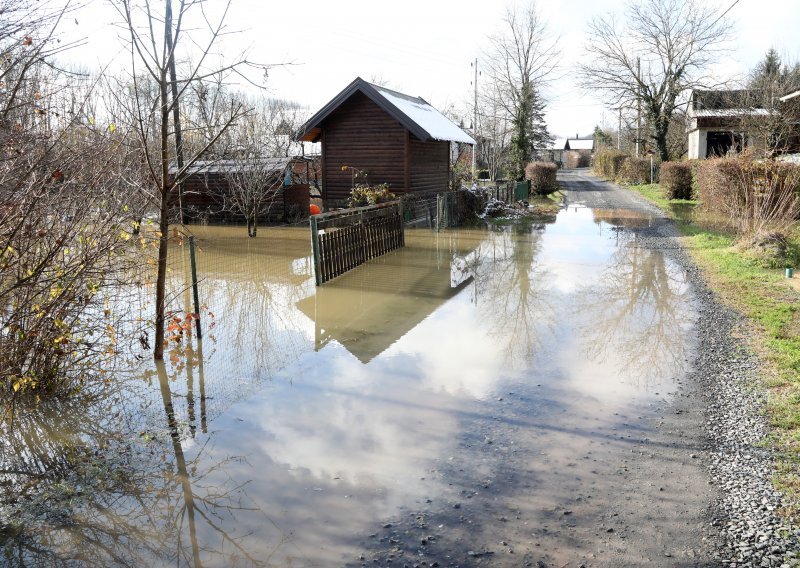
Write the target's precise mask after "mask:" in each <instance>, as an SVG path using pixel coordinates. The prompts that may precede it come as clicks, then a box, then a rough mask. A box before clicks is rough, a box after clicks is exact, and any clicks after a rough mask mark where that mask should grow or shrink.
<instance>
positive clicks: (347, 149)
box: [322, 92, 408, 203]
mask: <svg viewBox="0 0 800 568" xmlns="http://www.w3.org/2000/svg"><path fill="white" fill-rule="evenodd" d="M322 128H323V136H322V155H323V157H324V158H323V172H322V186H323V190H322V191H323V197H324V198H325V200H326V201H327V202H328V203H335V202H337V201H343V200H345V199H347V197H348V196H349V195H350V189H351V188H352V185H353V177H352V176H353V174H352V170H350V169H345V170H342V167H343V166H349V167H351V168H357V169H359V170H363V171H366V172H367V181H368V182H369V183H370V184H371V185H379V184H382V183H388V184H389V190H390V191H392V192H393V193H397V194H400V193H405V192H406V191H407V189H408V188H407V187H406V167H405V155H404V154H405V144H406V137H407V133H406V130H405V128H403V127H402V126H401V125H400V123H399V122H397V121H396V120H394V119H393V118H392V117H391V116H389V115H388V114H387V113H386V112H385V111H384V110H383V109H381V108H380V107H379V106H378V105H377V104H375V103H374V102H372V101H371V100H370V99H369V98H367V96H366V95H364V94H363V93H360V92H359V93H355V94H354V95H353V96H352V97H350V98H349V99H347V100H346V101H345V102H344V103H342V105H341V106H340V107H339V108H338V109H337V110H336V111H334V112H333V113H332V114H331V115H330V116H329V117H328V118H327V119H326V120H325V122H324V123H323V125H322Z"/></svg>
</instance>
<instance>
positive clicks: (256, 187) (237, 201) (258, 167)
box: [223, 156, 291, 237]
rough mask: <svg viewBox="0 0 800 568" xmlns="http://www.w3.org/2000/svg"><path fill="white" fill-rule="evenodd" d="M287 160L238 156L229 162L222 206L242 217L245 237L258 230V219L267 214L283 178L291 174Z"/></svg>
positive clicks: (253, 235)
mask: <svg viewBox="0 0 800 568" xmlns="http://www.w3.org/2000/svg"><path fill="white" fill-rule="evenodd" d="M288 168H291V165H290V164H289V159H288V158H285V159H280V158H259V157H256V156H249V157H246V158H240V159H238V160H236V162H235V163H233V164H231V165H230V169H229V170H228V173H227V174H226V176H225V177H226V178H227V180H228V188H227V191H226V192H225V195H224V196H223V199H224V207H225V209H226V210H228V211H231V212H233V213H238V214H241V215H243V216H244V218H245V221H246V222H247V236H248V237H255V236H256V235H257V233H258V221H259V219H261V218H263V217H266V216H268V215H269V213H270V211H271V209H272V208H273V205H274V204H275V202H276V201H277V198H278V196H279V195H280V193H279V192H280V191H281V189H282V186H283V181H284V177H285V176H286V175H291V171H290V170H289V171H288V173H287V169H288Z"/></svg>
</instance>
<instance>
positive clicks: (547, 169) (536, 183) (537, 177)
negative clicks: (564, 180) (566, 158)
mask: <svg viewBox="0 0 800 568" xmlns="http://www.w3.org/2000/svg"><path fill="white" fill-rule="evenodd" d="M557 173H558V166H556V165H555V163H553V162H531V163H530V164H528V165H527V166H526V167H525V178H526V179H529V180H530V182H531V193H534V194H536V195H550V194H551V193H553V192H556V191H558V182H557V181H556V174H557Z"/></svg>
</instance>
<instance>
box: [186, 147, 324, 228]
mask: <svg viewBox="0 0 800 568" xmlns="http://www.w3.org/2000/svg"><path fill="white" fill-rule="evenodd" d="M317 166H318V163H317V162H315V159H314V158H311V157H305V156H301V157H293V158H262V159H258V160H212V161H198V162H195V163H194V164H192V166H191V167H190V168H189V170H188V172H187V174H186V177H185V178H184V181H183V199H182V206H183V211H184V215H185V217H186V218H187V220H188V221H189V222H216V223H236V222H243V221H244V217H243V216H242V215H241V214H240V213H238V212H237V211H236V210H235V209H234V208H232V207H231V205H230V202H229V199H228V197H229V193H230V191H231V188H230V183H231V178H232V177H233V176H235V175H247V173H248V172H249V171H252V172H253V175H254V176H257V179H259V180H263V184H264V188H263V191H264V192H265V196H266V200H268V201H269V203H270V206H269V208H268V209H269V210H268V212H267V213H265V214H264V215H262V216H261V219H260V220H261V221H266V222H281V221H294V220H297V219H299V218H302V217H307V216H308V211H309V194H310V193H311V192H313V191H314V189H315V186H316V185H317V183H318V182H317V179H318V176H319V172H318V169H317ZM171 173H174V171H172V172H171ZM177 201H178V200H177V199H176V200H175V202H174V203H173V205H174V206H175V207H177V206H178V203H177ZM265 209H266V208H265Z"/></svg>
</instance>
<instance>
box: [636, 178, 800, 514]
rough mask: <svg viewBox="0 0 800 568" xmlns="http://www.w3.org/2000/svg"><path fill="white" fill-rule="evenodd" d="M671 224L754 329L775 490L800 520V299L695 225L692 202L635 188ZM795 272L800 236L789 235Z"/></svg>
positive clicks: (778, 277)
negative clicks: (765, 397) (769, 428)
mask: <svg viewBox="0 0 800 568" xmlns="http://www.w3.org/2000/svg"><path fill="white" fill-rule="evenodd" d="M630 189H632V190H634V191H637V192H638V193H640V194H641V195H643V196H644V197H646V198H647V199H649V200H650V201H652V202H653V203H655V204H656V205H658V206H659V207H661V209H663V210H664V211H665V212H666V213H667V214H668V215H670V216H671V217H672V218H674V219H676V220H678V221H683V222H679V223H678V224H677V226H678V228H679V229H680V231H681V233H682V235H683V241H684V245H685V246H686V248H687V249H688V251H689V252H690V253H691V255H692V256H693V258H694V259H695V261H696V262H697V264H698V265H699V266H700V267H701V268H702V269H703V271H704V275H705V277H706V281H707V282H708V284H709V286H711V288H712V289H713V290H714V291H715V292H716V293H717V294H718V296H719V297H720V298H721V299H722V300H723V301H724V302H725V303H726V304H728V305H730V306H732V307H734V308H735V309H737V310H738V311H739V312H741V313H742V314H743V315H744V316H745V317H746V318H747V320H748V322H749V323H750V325H749V326H748V327H749V328H750V329H748V330H746V331H745V333H746V335H747V337H748V338H749V341H750V344H751V346H752V348H753V349H754V350H755V351H756V352H757V353H758V354H759V355H760V357H761V360H762V362H763V365H762V372H761V380H762V383H763V385H764V387H766V388H767V389H768V392H769V397H768V402H767V415H768V417H769V420H770V424H771V426H772V432H771V435H770V437H769V440H768V444H769V445H770V446H771V447H772V448H773V449H774V450H775V452H776V455H777V456H778V462H777V464H776V465H777V474H776V477H775V479H774V482H775V485H776V487H778V488H779V489H782V490H784V491H785V493H786V495H787V496H788V497H789V498H790V502H791V505H790V507H789V509H788V510H787V511H786V513H787V514H789V515H791V516H794V517H797V516H798V515H800V313H799V312H800V293H798V291H797V290H796V289H794V288H792V287H791V286H790V285H789V284H788V281H787V279H786V278H785V277H784V270H783V269H782V268H781V269H768V268H764V267H763V266H761V265H759V263H758V262H757V261H756V260H754V259H752V258H750V257H748V256H747V255H745V254H743V253H742V252H741V250H739V249H738V248H737V247H736V237H735V236H733V235H731V234H726V233H725V232H723V231H721V230H720V229H718V228H710V227H707V226H703V225H702V223H701V222H696V221H694V220H692V216H691V214H690V215H688V216H686V215H685V213H686V211H689V212H691V210H692V209H693V207H694V205H693V202H687V201H685V200H668V199H666V198H665V197H664V196H663V194H662V192H661V190H660V188H659V187H658V185H644V186H631V187H630ZM789 240H790V250H791V251H792V256H794V258H793V262H794V266H795V267H797V266H798V264H797V261H798V258H797V255H798V253H797V251H798V250H800V231H797V230H795V232H794V234H793V235H790V238H789Z"/></svg>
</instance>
